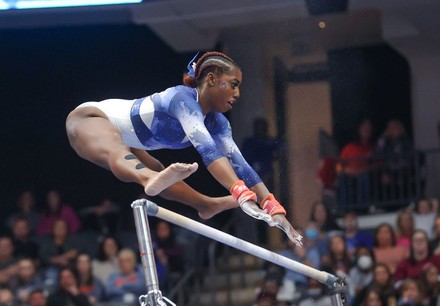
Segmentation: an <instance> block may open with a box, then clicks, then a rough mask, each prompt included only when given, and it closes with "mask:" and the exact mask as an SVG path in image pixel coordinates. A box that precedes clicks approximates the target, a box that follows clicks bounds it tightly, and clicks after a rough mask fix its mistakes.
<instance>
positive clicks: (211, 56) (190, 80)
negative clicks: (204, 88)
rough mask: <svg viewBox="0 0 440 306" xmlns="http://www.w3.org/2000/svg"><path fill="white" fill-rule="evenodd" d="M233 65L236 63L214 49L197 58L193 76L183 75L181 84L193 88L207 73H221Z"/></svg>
mask: <svg viewBox="0 0 440 306" xmlns="http://www.w3.org/2000/svg"><path fill="white" fill-rule="evenodd" d="M234 66H235V67H237V64H236V63H235V62H234V61H233V60H232V59H231V58H230V57H229V56H227V55H226V54H224V53H221V52H216V51H209V52H206V53H205V54H203V55H202V56H201V57H200V58H199V59H198V60H197V62H196V69H195V71H194V76H193V77H192V76H189V75H185V76H184V78H183V84H184V85H186V86H189V87H192V88H195V87H197V86H198V85H199V84H200V80H201V79H202V77H203V76H204V75H206V74H207V73H209V72H214V73H216V74H222V73H225V72H227V71H229V70H231V69H232V67H234Z"/></svg>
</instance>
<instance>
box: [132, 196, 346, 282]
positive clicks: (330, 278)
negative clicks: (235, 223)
mask: <svg viewBox="0 0 440 306" xmlns="http://www.w3.org/2000/svg"><path fill="white" fill-rule="evenodd" d="M136 206H144V207H145V209H146V212H147V214H148V215H149V216H154V217H157V218H160V219H163V220H165V221H168V222H170V223H173V224H175V225H178V226H180V227H183V228H186V229H188V230H191V231H193V232H195V233H197V234H200V235H202V236H206V237H208V238H211V239H213V240H216V241H219V242H221V243H223V244H226V245H228V246H230V247H233V248H236V249H238V250H241V251H244V252H246V253H249V254H251V255H254V256H256V257H259V258H262V259H264V260H267V261H270V262H272V263H274V264H276V265H279V266H282V267H284V268H286V269H289V270H292V271H295V272H297V273H300V274H303V275H305V276H308V277H310V278H313V279H316V280H317V281H319V282H321V283H323V284H325V285H327V286H329V287H334V285H335V283H337V281H338V278H337V277H336V276H334V275H333V274H330V273H327V272H324V271H320V270H317V269H315V268H312V267H309V266H307V265H304V264H302V263H300V262H297V261H294V260H291V259H289V258H287V257H285V256H281V255H279V254H276V253H274V252H271V251H269V250H267V249H264V248H262V247H259V246H257V245H255V244H252V243H250V242H247V241H245V240H242V239H240V238H237V237H234V236H232V235H230V234H227V233H223V232H222V231H219V230H217V229H215V228H212V227H210V226H207V225H205V224H202V223H200V222H197V221H194V220H192V219H190V218H187V217H184V216H182V215H179V214H177V213H175V212H172V211H170V210H168V209H165V208H163V207H160V206H158V205H157V204H156V203H154V202H151V201H148V200H145V199H140V200H136V201H134V202H133V204H132V207H136Z"/></svg>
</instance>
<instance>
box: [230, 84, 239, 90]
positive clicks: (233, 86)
mask: <svg viewBox="0 0 440 306" xmlns="http://www.w3.org/2000/svg"><path fill="white" fill-rule="evenodd" d="M238 86H239V84H238V83H232V84H231V87H232V89H236V88H238Z"/></svg>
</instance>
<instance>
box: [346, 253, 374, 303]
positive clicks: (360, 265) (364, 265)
mask: <svg viewBox="0 0 440 306" xmlns="http://www.w3.org/2000/svg"><path fill="white" fill-rule="evenodd" d="M355 258H356V265H355V266H353V267H352V268H351V269H350V272H349V275H350V280H351V282H350V290H349V292H350V294H351V297H352V298H354V297H355V296H356V295H357V294H358V293H359V292H360V291H361V290H362V289H364V288H365V287H367V286H368V285H369V284H370V283H371V281H372V280H373V267H374V264H375V260H374V255H373V252H372V251H371V250H370V249H368V248H366V247H360V248H358V249H357V252H356V256H355Z"/></svg>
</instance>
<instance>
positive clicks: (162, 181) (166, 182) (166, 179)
mask: <svg viewBox="0 0 440 306" xmlns="http://www.w3.org/2000/svg"><path fill="white" fill-rule="evenodd" d="M198 168H199V165H198V164H197V163H192V164H183V163H174V164H171V165H169V166H168V167H167V168H166V169H164V170H162V171H161V172H159V173H157V175H156V176H155V177H153V178H151V179H149V180H148V183H147V185H146V186H145V193H146V194H147V195H149V196H155V195H158V194H159V193H161V192H162V191H163V190H164V189H167V188H168V187H170V186H171V185H173V184H175V183H177V182H179V181H182V180H184V179H186V178H187V177H188V176H190V175H191V174H193V173H194V172H196V170H197V169H198Z"/></svg>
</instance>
